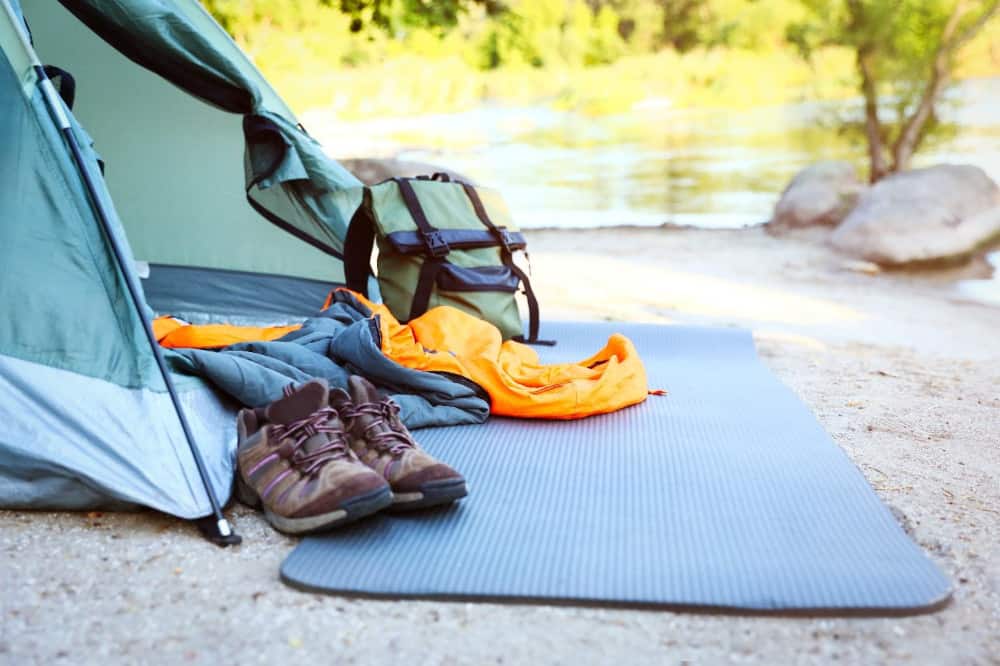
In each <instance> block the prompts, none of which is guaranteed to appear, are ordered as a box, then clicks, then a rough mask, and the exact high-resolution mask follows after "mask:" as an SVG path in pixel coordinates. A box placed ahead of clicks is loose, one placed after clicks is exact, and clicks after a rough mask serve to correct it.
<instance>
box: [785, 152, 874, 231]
mask: <svg viewBox="0 0 1000 666" xmlns="http://www.w3.org/2000/svg"><path fill="white" fill-rule="evenodd" d="M864 189H865V185H864V184H863V183H862V182H861V181H860V180H858V173H857V171H856V170H855V169H854V165H853V164H851V163H850V162H834V161H829V162H817V163H816V164H813V165H812V166H809V167H806V168H805V169H803V170H802V171H800V172H799V173H798V174H797V175H796V176H795V178H793V179H792V182H790V183H789V184H788V187H786V188H785V191H784V192H783V193H782V194H781V199H779V200H778V203H777V205H776V206H775V207H774V215H773V217H772V218H771V222H770V225H769V226H770V227H771V228H772V229H773V230H782V229H798V228H802V227H813V226H818V225H827V226H835V225H837V224H840V222H841V221H842V220H843V219H844V218H845V217H847V214H848V213H850V212H851V209H852V208H854V204H855V203H857V201H858V197H859V196H860V195H861V192H863V191H864Z"/></svg>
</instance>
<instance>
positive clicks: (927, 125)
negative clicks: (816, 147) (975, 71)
mask: <svg viewBox="0 0 1000 666" xmlns="http://www.w3.org/2000/svg"><path fill="white" fill-rule="evenodd" d="M802 4H803V5H804V6H805V7H806V8H807V9H808V10H809V14H808V16H807V17H806V18H805V19H804V20H802V21H797V22H791V23H790V24H789V25H788V29H787V35H788V39H789V41H790V42H791V43H793V44H795V46H796V47H797V48H798V49H799V52H800V53H801V54H802V55H803V57H805V58H806V59H809V58H810V56H811V54H812V53H813V52H815V51H816V49H818V48H822V47H826V46H842V47H846V48H849V49H851V50H852V51H853V53H854V58H855V63H856V69H857V87H858V92H859V94H860V95H861V96H862V97H863V99H864V130H865V139H866V141H867V143H868V157H869V176H870V180H871V182H875V181H877V180H879V179H881V178H882V177H884V176H886V175H887V174H889V173H893V172H896V171H902V170H904V169H906V168H908V167H909V166H910V162H911V161H912V159H913V155H914V153H915V152H916V151H917V149H919V148H920V145H921V144H922V143H923V141H924V139H925V138H926V137H927V136H928V134H929V133H931V132H932V131H933V130H934V128H935V125H936V124H937V107H938V105H939V103H940V101H941V98H942V95H943V94H944V92H945V90H946V89H947V87H948V86H949V84H951V83H952V82H953V80H954V75H955V70H956V66H957V62H956V56H957V54H958V52H959V50H960V49H961V48H962V47H963V46H965V45H966V44H968V43H969V42H970V41H972V40H973V39H974V38H975V37H976V36H977V35H978V34H979V33H980V32H981V31H982V30H983V29H984V28H986V27H987V25H988V24H989V22H990V21H991V20H992V19H993V18H994V17H995V16H996V15H997V13H998V12H1000V0H979V1H976V0H836V1H834V0H802ZM993 45H994V46H996V45H997V44H996V42H993Z"/></svg>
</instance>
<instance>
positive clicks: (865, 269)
mask: <svg viewBox="0 0 1000 666" xmlns="http://www.w3.org/2000/svg"><path fill="white" fill-rule="evenodd" d="M840 267H841V269H843V270H845V271H850V272H851V273H863V274H865V275H878V274H879V273H881V272H882V269H881V268H880V267H879V265H878V264H876V263H872V262H870V261H861V260H858V259H851V260H848V261H845V262H844V263H842V264H840Z"/></svg>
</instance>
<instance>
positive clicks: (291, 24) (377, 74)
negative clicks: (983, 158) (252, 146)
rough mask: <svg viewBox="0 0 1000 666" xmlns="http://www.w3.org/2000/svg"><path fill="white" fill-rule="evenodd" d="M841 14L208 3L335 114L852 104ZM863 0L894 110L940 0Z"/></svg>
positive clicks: (943, 0) (293, 97)
mask: <svg viewBox="0 0 1000 666" xmlns="http://www.w3.org/2000/svg"><path fill="white" fill-rule="evenodd" d="M851 1H854V0H831V1H830V2H827V1H826V0H203V2H204V4H205V5H206V6H207V8H208V9H209V10H210V11H211V12H212V13H213V14H214V15H215V16H216V18H217V19H218V20H219V21H220V22H221V23H222V24H223V26H224V27H225V28H226V29H227V30H228V31H229V32H230V33H231V34H232V35H233V36H234V37H235V38H236V40H237V41H238V42H239V43H240V45H241V46H243V47H244V49H245V50H247V51H248V53H250V55H251V56H252V57H253V58H254V59H255V60H256V62H257V63H258V64H259V65H260V66H261V67H262V69H263V70H264V71H265V73H266V74H267V75H268V76H269V78H271V79H272V80H273V81H274V82H275V83H276V84H277V86H278V87H279V88H280V89H281V90H282V93H283V95H284V96H285V97H286V98H287V99H288V100H289V101H290V102H291V103H292V104H293V106H295V107H297V108H299V109H304V108H311V107H324V108H333V109H335V110H336V111H337V112H338V113H340V114H341V115H342V116H359V115H372V114H379V115H393V114H404V113H405V114H410V113H422V112H437V111H451V110H457V109H461V108H468V107H470V106H472V105H475V104H477V103H480V102H482V101H483V100H487V99H492V100H501V101H511V102H517V103H539V102H541V103H548V104H553V105H556V106H559V107H562V108H573V109H578V110H581V111H584V112H588V113H614V112H617V111H622V110H625V109H628V108H630V107H631V106H632V105H634V104H635V103H637V102H640V101H643V100H649V99H650V98H654V99H656V98H662V99H667V100H669V103H670V104H671V105H673V106H675V107H676V106H728V107H740V106H748V105H753V104H765V103H782V102H788V101H797V100H805V99H824V98H832V97H847V96H850V95H852V94H856V90H857V86H858V80H857V74H856V72H855V68H854V63H853V55H852V53H853V51H852V49H853V48H854V42H852V41H851V40H850V39H844V38H840V39H838V38H837V34H838V30H840V31H841V32H842V31H843V25H844V24H843V21H844V11H843V7H844V5H845V2H851ZM859 1H860V0H859ZM864 1H865V2H868V3H870V4H872V5H873V7H874V6H875V5H878V7H879V10H878V11H879V12H881V13H878V14H875V13H873V14H872V20H871V21H870V25H869V28H870V30H871V31H872V33H871V35H870V36H871V38H872V39H877V40H885V39H887V37H886V35H888V37H889V38H891V39H889V41H890V42H891V44H892V49H891V50H890V51H889V52H887V53H890V54H891V55H889V56H887V57H886V59H885V61H884V63H883V64H882V65H880V66H881V67H883V68H884V70H885V77H886V80H887V81H889V80H891V81H894V82H898V83H897V84H894V85H895V86H896V87H894V88H893V91H894V93H895V92H898V93H900V95H901V96H900V97H899V99H900V100H903V99H904V96H903V94H904V93H906V91H907V90H908V88H907V86H908V85H909V83H908V82H917V81H919V70H920V68H921V67H922V66H923V65H922V63H924V61H925V55H926V52H927V49H929V48H931V46H930V45H929V44H930V41H929V35H930V33H931V32H933V29H934V25H935V24H934V20H936V19H935V18H934V17H936V16H937V13H939V12H940V11H941V10H940V8H941V7H944V6H945V5H947V4H948V2H949V0H864ZM951 1H952V2H954V1H957V0H951ZM897 5H899V6H901V7H903V8H904V10H903V11H901V12H894V11H892V8H893V7H895V6H897ZM827 7H829V8H830V11H829V12H827V10H826V9H825V8H827ZM866 29H868V28H866ZM998 45H1000V31H997V30H995V29H994V30H993V31H992V33H990V34H989V35H987V36H986V37H985V38H983V39H979V40H977V42H976V44H975V45H973V46H970V47H969V48H970V49H973V50H976V53H977V54H980V55H983V54H985V55H986V57H985V58H980V59H979V60H977V61H976V63H974V65H973V67H972V68H971V70H972V71H971V72H965V73H972V74H976V73H982V72H983V71H985V72H986V73H995V72H997V71H1000V46H998ZM994 50H996V51H997V52H996V53H994ZM802 55H806V56H807V58H805V59H803V58H802V57H801V56H802ZM970 60H972V59H970ZM983 63H985V64H983ZM893 68H896V69H893ZM914 89H915V88H914Z"/></svg>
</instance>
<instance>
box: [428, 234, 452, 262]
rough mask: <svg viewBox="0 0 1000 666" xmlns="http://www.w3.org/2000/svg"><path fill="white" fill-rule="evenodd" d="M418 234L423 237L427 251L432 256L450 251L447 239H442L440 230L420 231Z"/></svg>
mask: <svg viewBox="0 0 1000 666" xmlns="http://www.w3.org/2000/svg"><path fill="white" fill-rule="evenodd" d="M420 235H421V237H422V238H423V241H424V247H425V248H426V249H427V253H428V254H429V255H431V256H432V257H437V258H440V257H443V256H445V255H446V254H448V253H449V252H451V248H450V247H449V246H448V241H446V240H445V239H444V236H443V235H442V234H441V232H440V231H438V230H434V231H421V232H420Z"/></svg>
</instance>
